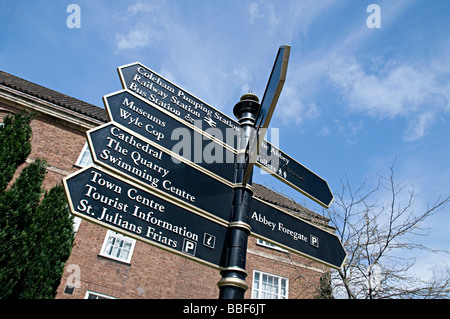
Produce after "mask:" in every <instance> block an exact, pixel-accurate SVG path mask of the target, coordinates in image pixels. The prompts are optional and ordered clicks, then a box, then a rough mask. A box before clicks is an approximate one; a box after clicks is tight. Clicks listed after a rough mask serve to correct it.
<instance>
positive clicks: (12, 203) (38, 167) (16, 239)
mask: <svg viewBox="0 0 450 319" xmlns="http://www.w3.org/2000/svg"><path fill="white" fill-rule="evenodd" d="M45 166H46V163H45V161H44V160H40V159H37V160H36V161H35V162H34V163H31V164H30V165H28V166H27V167H25V168H24V169H23V171H22V173H21V174H20V176H19V177H18V178H17V180H16V181H15V182H14V184H13V185H12V186H11V188H10V189H8V190H6V191H4V192H3V193H1V195H0V214H1V215H0V283H1V284H0V298H5V297H7V296H12V295H13V294H14V288H15V287H16V286H17V284H18V282H19V281H20V280H21V278H22V276H23V274H24V271H25V270H26V269H27V265H28V261H29V260H30V258H32V256H31V250H30V249H29V246H30V245H31V243H32V242H33V236H34V232H35V229H36V225H34V224H33V223H34V212H35V210H36V207H37V206H38V204H39V199H40V197H41V195H42V189H41V185H42V182H43V180H44V177H45V174H46V168H45Z"/></svg>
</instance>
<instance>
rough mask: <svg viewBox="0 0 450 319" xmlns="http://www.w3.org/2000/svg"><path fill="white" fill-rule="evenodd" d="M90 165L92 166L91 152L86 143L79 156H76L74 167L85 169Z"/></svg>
mask: <svg viewBox="0 0 450 319" xmlns="http://www.w3.org/2000/svg"><path fill="white" fill-rule="evenodd" d="M90 164H92V156H91V151H90V150H89V146H88V143H87V142H86V143H85V144H84V146H83V150H82V151H81V153H80V156H78V159H77V161H76V163H75V165H76V166H79V167H86V166H88V165H90Z"/></svg>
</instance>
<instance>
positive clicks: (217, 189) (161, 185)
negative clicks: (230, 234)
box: [87, 123, 233, 222]
mask: <svg viewBox="0 0 450 319" xmlns="http://www.w3.org/2000/svg"><path fill="white" fill-rule="evenodd" d="M87 136H88V141H89V145H90V148H91V154H92V158H93V160H94V163H96V164H99V165H102V166H104V167H107V168H108V169H110V170H113V171H115V172H116V173H119V174H121V175H123V176H124V177H125V178H129V179H132V180H134V181H136V182H138V183H140V184H142V185H143V186H144V187H147V188H151V189H152V190H154V191H155V192H160V193H162V194H164V195H165V196H170V197H171V198H173V200H174V201H176V202H178V203H179V205H181V206H183V207H186V206H187V205H189V206H191V207H192V209H198V210H201V211H202V212H203V213H204V214H205V215H208V214H212V215H214V216H215V217H217V218H219V219H221V220H223V221H224V222H228V221H229V217H230V214H231V207H232V201H233V188H232V187H231V186H230V185H226V184H224V183H223V182H221V181H219V180H217V179H216V178H214V177H212V176H211V175H208V174H207V172H206V171H203V172H202V171H201V170H200V169H197V168H194V167H193V166H191V165H192V164H190V163H189V162H188V161H185V162H181V161H180V159H182V158H179V159H178V160H177V159H176V158H174V157H173V154H170V153H168V152H166V151H163V150H162V149H159V148H158V147H157V144H152V143H150V142H146V141H145V140H143V139H141V138H139V137H137V136H134V135H133V134H132V132H130V131H128V130H126V129H125V128H123V127H119V126H118V125H116V124H114V123H107V124H105V125H102V126H100V127H98V128H95V129H93V130H90V131H88V133H87ZM205 172H206V173H205ZM217 203H220V205H218V204H217Z"/></svg>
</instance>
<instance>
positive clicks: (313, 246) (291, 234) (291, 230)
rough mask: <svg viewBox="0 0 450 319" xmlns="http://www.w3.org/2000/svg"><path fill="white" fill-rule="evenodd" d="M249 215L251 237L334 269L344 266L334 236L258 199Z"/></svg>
mask: <svg viewBox="0 0 450 319" xmlns="http://www.w3.org/2000/svg"><path fill="white" fill-rule="evenodd" d="M249 215H250V219H249V224H250V226H251V227H252V234H253V235H254V236H256V237H259V238H261V239H263V240H267V241H269V242H272V243H273V244H275V245H278V246H281V247H282V248H285V249H287V250H290V251H292V252H294V253H297V254H300V255H303V256H305V257H307V258H309V259H313V260H316V261H318V262H320V263H322V264H325V265H327V266H330V267H332V268H335V269H340V268H341V267H342V266H343V265H344V262H345V260H346V258H347V253H346V252H345V250H344V247H343V246H342V243H341V241H340V240H339V238H338V237H337V236H336V235H335V234H333V233H331V232H328V231H325V230H323V229H321V228H319V227H317V226H315V225H313V224H311V223H308V222H306V221H304V220H302V219H300V218H298V217H295V216H293V215H291V214H288V213H286V212H284V211H282V210H280V209H278V208H277V207H275V206H274V205H271V204H268V203H265V202H263V201H261V200H259V199H257V198H253V200H252V206H251V211H250V214H249Z"/></svg>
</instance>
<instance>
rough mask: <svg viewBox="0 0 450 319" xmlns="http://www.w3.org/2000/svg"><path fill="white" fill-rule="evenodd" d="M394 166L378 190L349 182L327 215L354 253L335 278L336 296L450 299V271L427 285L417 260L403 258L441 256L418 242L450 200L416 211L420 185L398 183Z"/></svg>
mask: <svg viewBox="0 0 450 319" xmlns="http://www.w3.org/2000/svg"><path fill="white" fill-rule="evenodd" d="M394 166H395V163H394V165H392V166H391V168H390V174H389V176H388V177H382V176H379V179H378V184H377V186H376V187H374V188H373V189H372V190H369V191H367V190H366V183H367V181H365V182H364V183H363V184H362V185H361V186H360V187H359V188H357V189H356V190H354V189H353V188H352V187H351V185H350V183H349V181H348V179H346V180H345V181H343V182H342V189H341V190H340V192H339V193H337V194H335V203H334V204H333V206H332V208H330V209H329V210H328V211H327V212H326V213H327V214H328V216H329V218H330V223H331V224H332V225H333V226H335V227H336V229H337V235H338V237H340V239H341V241H342V243H343V245H344V247H345V249H346V251H347V254H348V258H347V262H346V264H345V266H344V267H343V268H342V269H341V270H339V271H337V272H334V274H333V276H332V280H331V282H332V284H333V286H334V287H333V290H334V292H335V295H336V292H338V291H339V292H340V293H342V292H344V293H345V294H346V295H347V297H348V298H350V299H356V298H358V299H360V298H362V299H372V298H443V297H447V298H448V297H449V293H450V279H449V278H450V271H449V269H448V268H447V275H446V276H444V278H438V277H437V276H434V278H432V279H431V280H429V281H422V280H421V279H420V278H416V277H414V276H412V275H411V274H410V273H409V270H410V269H411V267H412V266H413V265H414V263H415V259H414V258H405V257H404V256H403V257H402V256H401V254H400V253H401V252H403V251H406V250H408V251H410V250H426V251H430V252H438V250H434V249H432V248H429V247H425V246H424V245H422V244H420V243H419V241H418V240H417V239H418V238H420V236H424V235H426V234H427V233H426V230H425V229H423V228H421V224H422V223H423V222H424V221H425V220H426V219H427V218H428V217H430V216H432V215H434V214H436V213H437V212H439V211H440V210H442V209H443V208H444V207H445V206H446V205H447V204H448V202H449V201H450V196H447V197H445V198H438V199H437V200H436V201H435V202H434V203H433V205H431V206H430V205H429V206H428V207H427V208H426V209H424V211H422V212H421V213H416V212H415V209H416V207H415V205H414V204H415V199H416V194H415V191H414V187H412V186H408V185H406V184H405V183H403V182H400V183H397V182H396V180H395V178H394ZM380 192H382V193H383V194H387V197H384V200H383V202H381V203H379V202H377V200H376V199H375V197H377V196H378V197H380ZM412 238H414V240H412ZM446 253H448V252H446Z"/></svg>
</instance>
